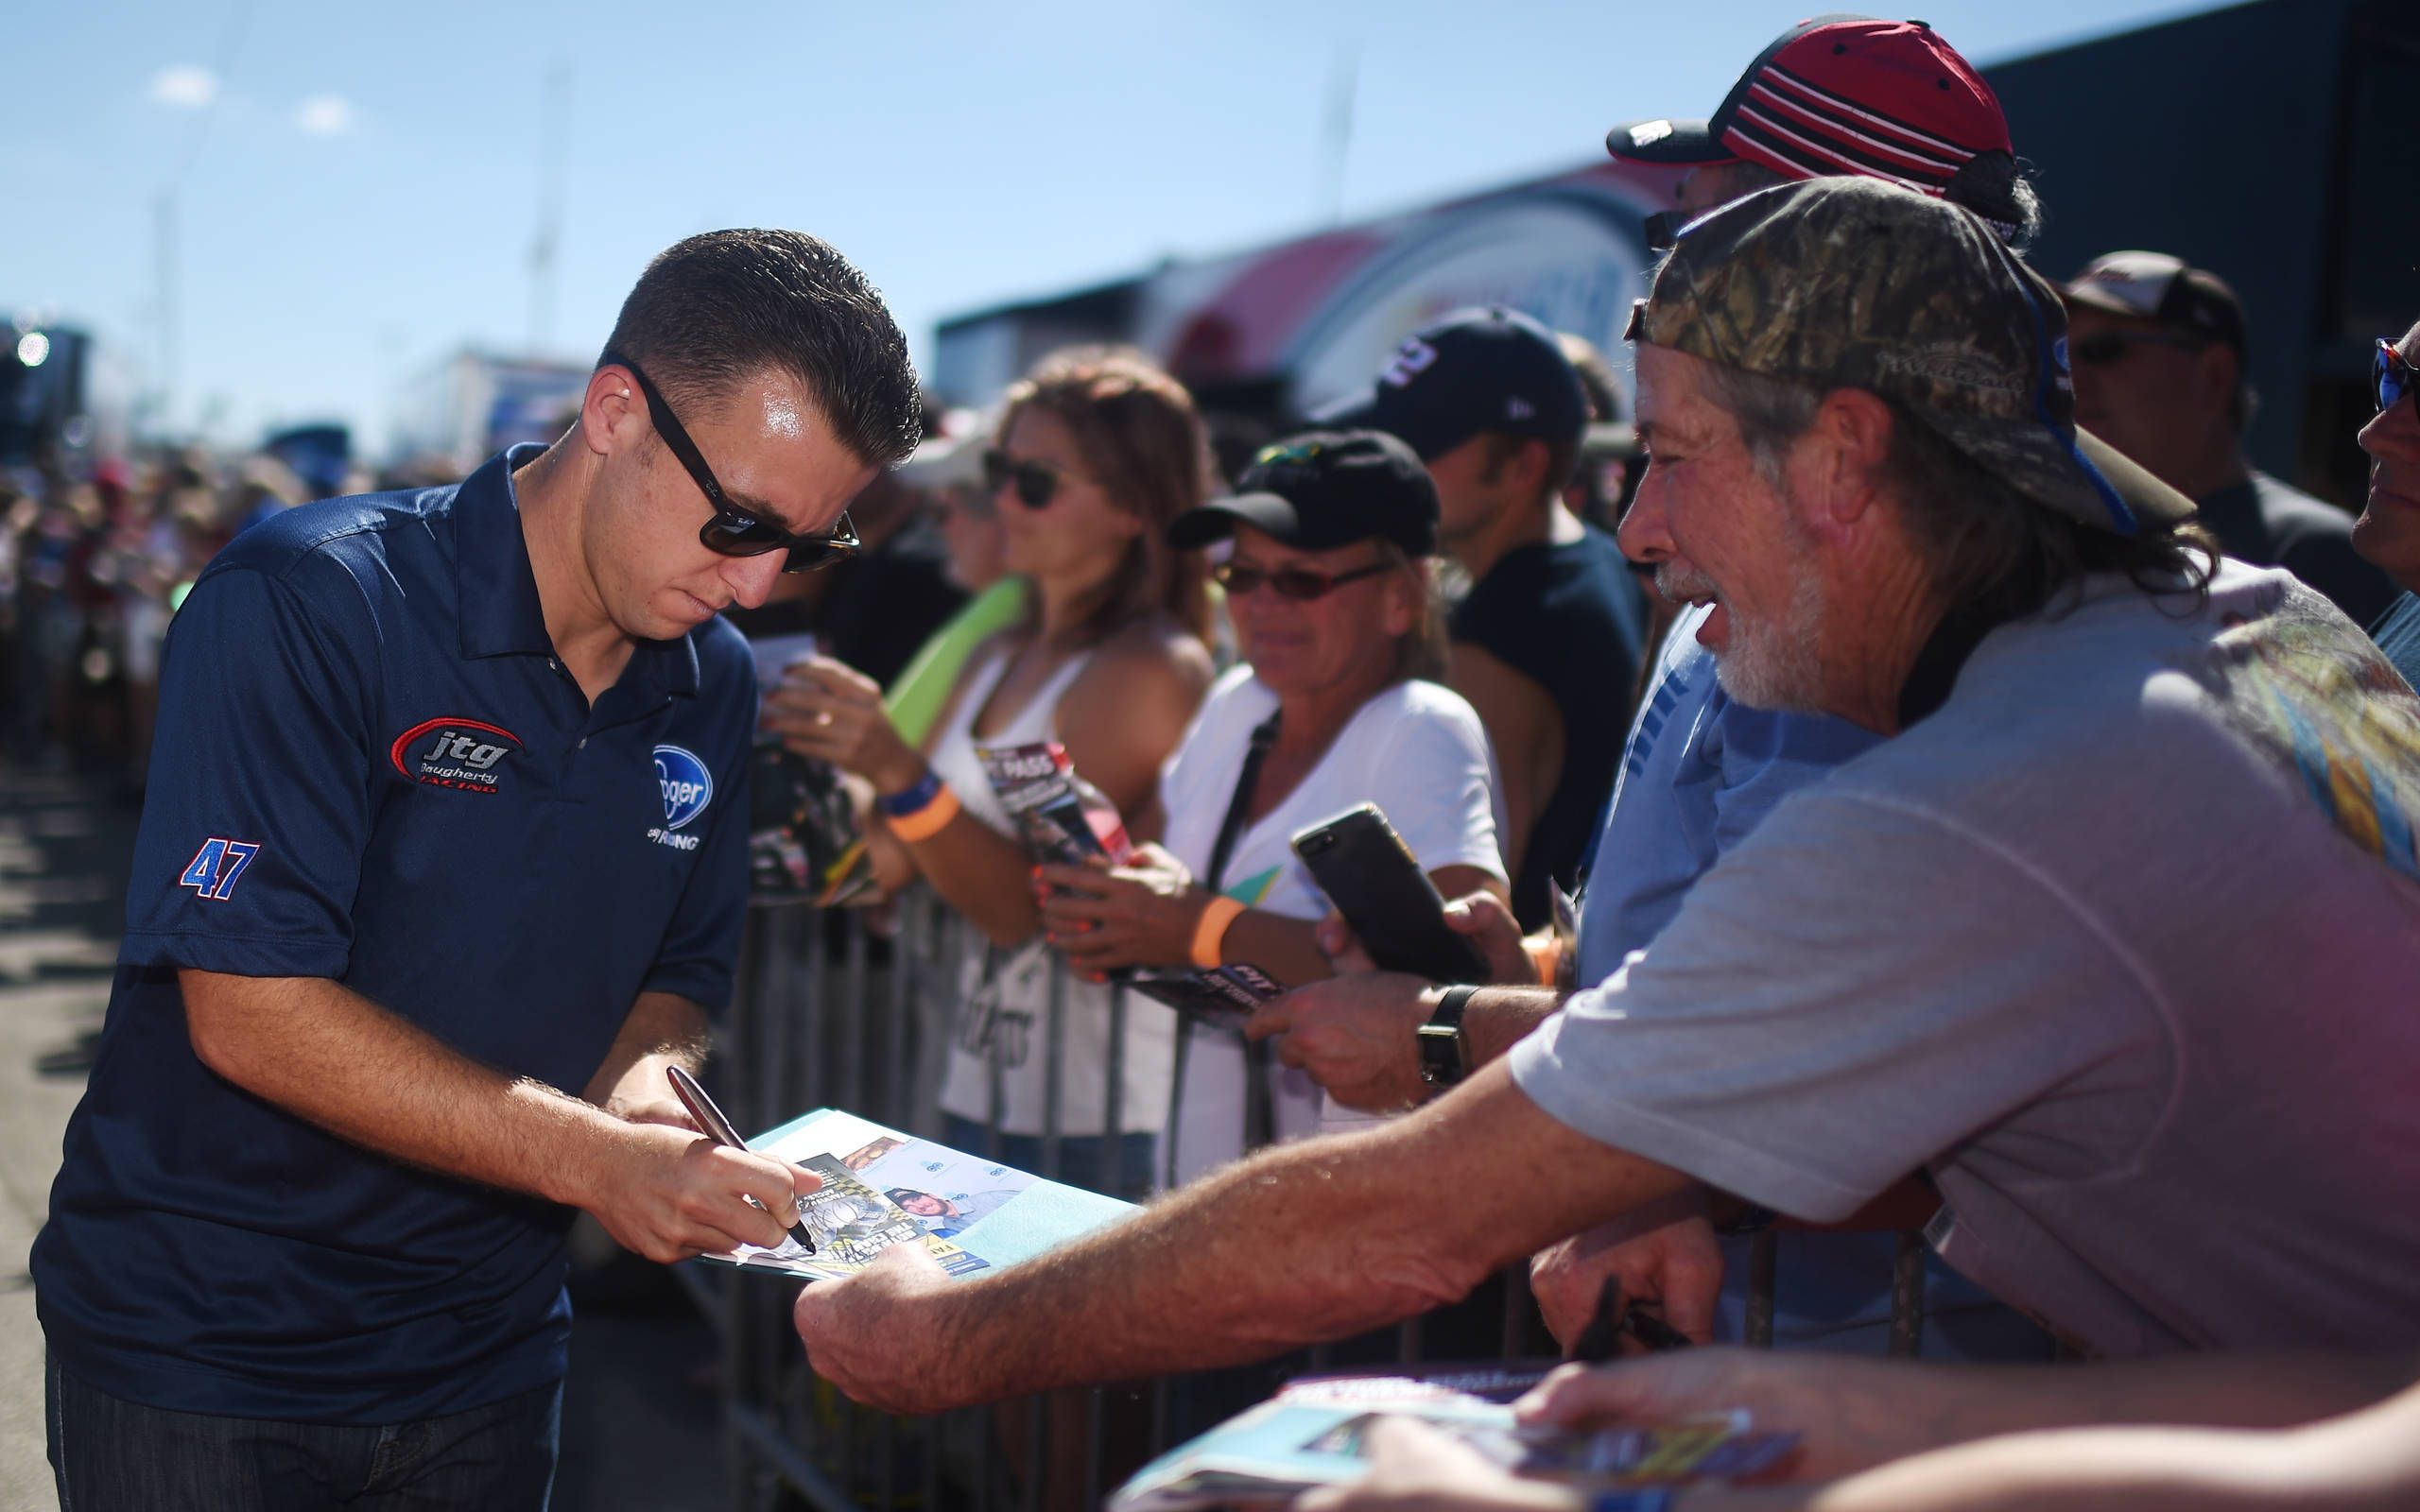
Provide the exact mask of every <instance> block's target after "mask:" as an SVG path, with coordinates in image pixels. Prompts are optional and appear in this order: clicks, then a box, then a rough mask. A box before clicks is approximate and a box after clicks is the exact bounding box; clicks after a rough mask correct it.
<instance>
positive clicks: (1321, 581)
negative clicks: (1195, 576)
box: [1210, 561, 1388, 604]
mask: <svg viewBox="0 0 2420 1512" xmlns="http://www.w3.org/2000/svg"><path fill="white" fill-rule="evenodd" d="M1387 570H1388V564H1387V563H1386V562H1382V561H1374V562H1372V563H1371V564H1370V565H1369V566H1367V567H1356V568H1355V569H1353V571H1351V572H1349V573H1337V574H1335V575H1334V576H1330V575H1328V574H1326V573H1315V572H1313V571H1311V570H1310V569H1309V568H1307V567H1280V568H1278V569H1277V570H1276V571H1275V572H1273V573H1272V572H1270V571H1267V570H1266V569H1264V568H1259V567H1251V566H1247V565H1245V564H1244V563H1242V562H1237V561H1222V562H1220V563H1219V565H1218V566H1216V567H1213V568H1211V569H1210V576H1211V577H1212V578H1213V579H1215V580H1216V581H1217V582H1218V584H1219V587H1220V588H1223V589H1225V590H1226V591H1227V596H1228V597H1230V598H1243V597H1246V596H1248V595H1250V594H1252V593H1258V592H1259V591H1260V585H1261V584H1263V583H1267V584H1268V585H1269V586H1270V587H1271V588H1273V589H1275V590H1277V596H1278V597H1280V598H1290V599H1292V600H1293V601H1294V602H1295V603H1297V604H1307V603H1309V602H1310V601H1311V600H1313V599H1315V598H1324V597H1326V596H1327V595H1328V594H1329V593H1333V592H1335V591H1336V590H1337V589H1339V588H1340V587H1342V586H1343V585H1344V584H1346V583H1349V582H1352V581H1353V580H1355V579H1356V578H1359V577H1374V576H1377V575H1378V574H1380V573H1382V572H1385V571H1387Z"/></svg>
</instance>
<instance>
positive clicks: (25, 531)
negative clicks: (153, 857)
mask: <svg viewBox="0 0 2420 1512" xmlns="http://www.w3.org/2000/svg"><path fill="white" fill-rule="evenodd" d="M439 481H448V480H446V479H441V478H440V477H438V476H437V475H436V473H435V472H432V471H430V470H429V469H427V468H425V467H421V468H416V469H412V470H406V471H399V472H392V473H389V474H388V475H385V476H383V477H378V478H373V477H372V475H371V474H370V473H368V472H360V471H357V470H356V471H354V472H338V473H336V474H334V475H329V476H323V477H319V478H316V479H312V480H307V481H306V479H305V478H304V477H302V476H301V475H299V474H298V473H297V472H295V470H294V469H292V468H290V467H289V466H287V465H286V463H285V462H284V461H282V460H280V459H279V458H278V457H276V456H274V455H270V454H268V453H267V452H255V453H249V454H243V455H235V456H233V457H223V456H220V455H217V454H216V453H213V452H211V451H210V450H208V449H205V448H200V447H194V448H190V449H166V448H163V449H155V450H147V451H144V452H141V453H138V454H137V455H135V456H134V457H133V459H132V460H131V461H121V460H115V459H112V460H106V461H103V462H100V463H99V464H97V465H95V466H93V467H91V468H89V469H87V470H84V471H83V472H82V473H81V474H80V475H79V474H78V473H77V472H74V471H72V470H69V469H66V468H62V467H60V466H56V465H28V466H24V467H14V468H10V469H8V470H7V471H5V472H0V709H5V710H6V711H7V712H8V728H7V730H6V731H5V740H6V749H7V752H8V755H9V759H10V760H11V761H13V762H15V763H16V764H18V765H22V766H28V767H41V768H51V769H68V768H72V769H74V770H76V771H79V772H84V773H90V774H95V775H98V776H102V777H105V778H109V779H112V780H114V781H116V782H121V783H122V784H123V786H124V787H125V788H126V789H127V790H128V791H129V793H130V795H139V794H140V792H141V790H142V786H143V779H144V766H145V763H146V760H147V755H148V753H149V749H150V745H151V738H150V737H151V721H152V715H153V713H154V711H155V710H156V709H157V707H158V701H159V692H160V689H159V679H160V649H161V644H162V641H163V640H164V638H165V636H166V635H167V630H168V619H169V616H170V615H172V614H173V613H174V612H175V611H176V608H177V605H178V604H179V603H180V602H181V601H182V598H183V596H184V591H185V590H186V589H187V588H190V587H191V586H192V585H193V580H194V578H195V577H196V576H199V574H200V572H201V569H202V568H203V567H204V566H206V565H207V564H208V563H209V561H210V558H212V557H214V556H216V555H217V552H218V548H219V547H221V546H224V545H225V544H226V543H227V542H228V541H230V540H232V539H233V538H234V536H235V535H236V534H237V533H238V532H240V531H242V530H243V529H244V528H245V527H247V526H249V525H252V524H258V523H259V522H260V521H261V520H263V519H265V518H267V517H268V516H269V515H272V514H275V513H277V512H278V511H280V510H282V509H286V508H290V507H293V506H295V505H297V504H301V503H302V502H304V501H305V500H307V499H313V498H319V497H323V496H326V495H329V494H335V493H345V492H359V491H364V490H369V489H371V488H373V487H375V488H401V487H406V486H408V485H411V484H414V483H423V482H439Z"/></svg>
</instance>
